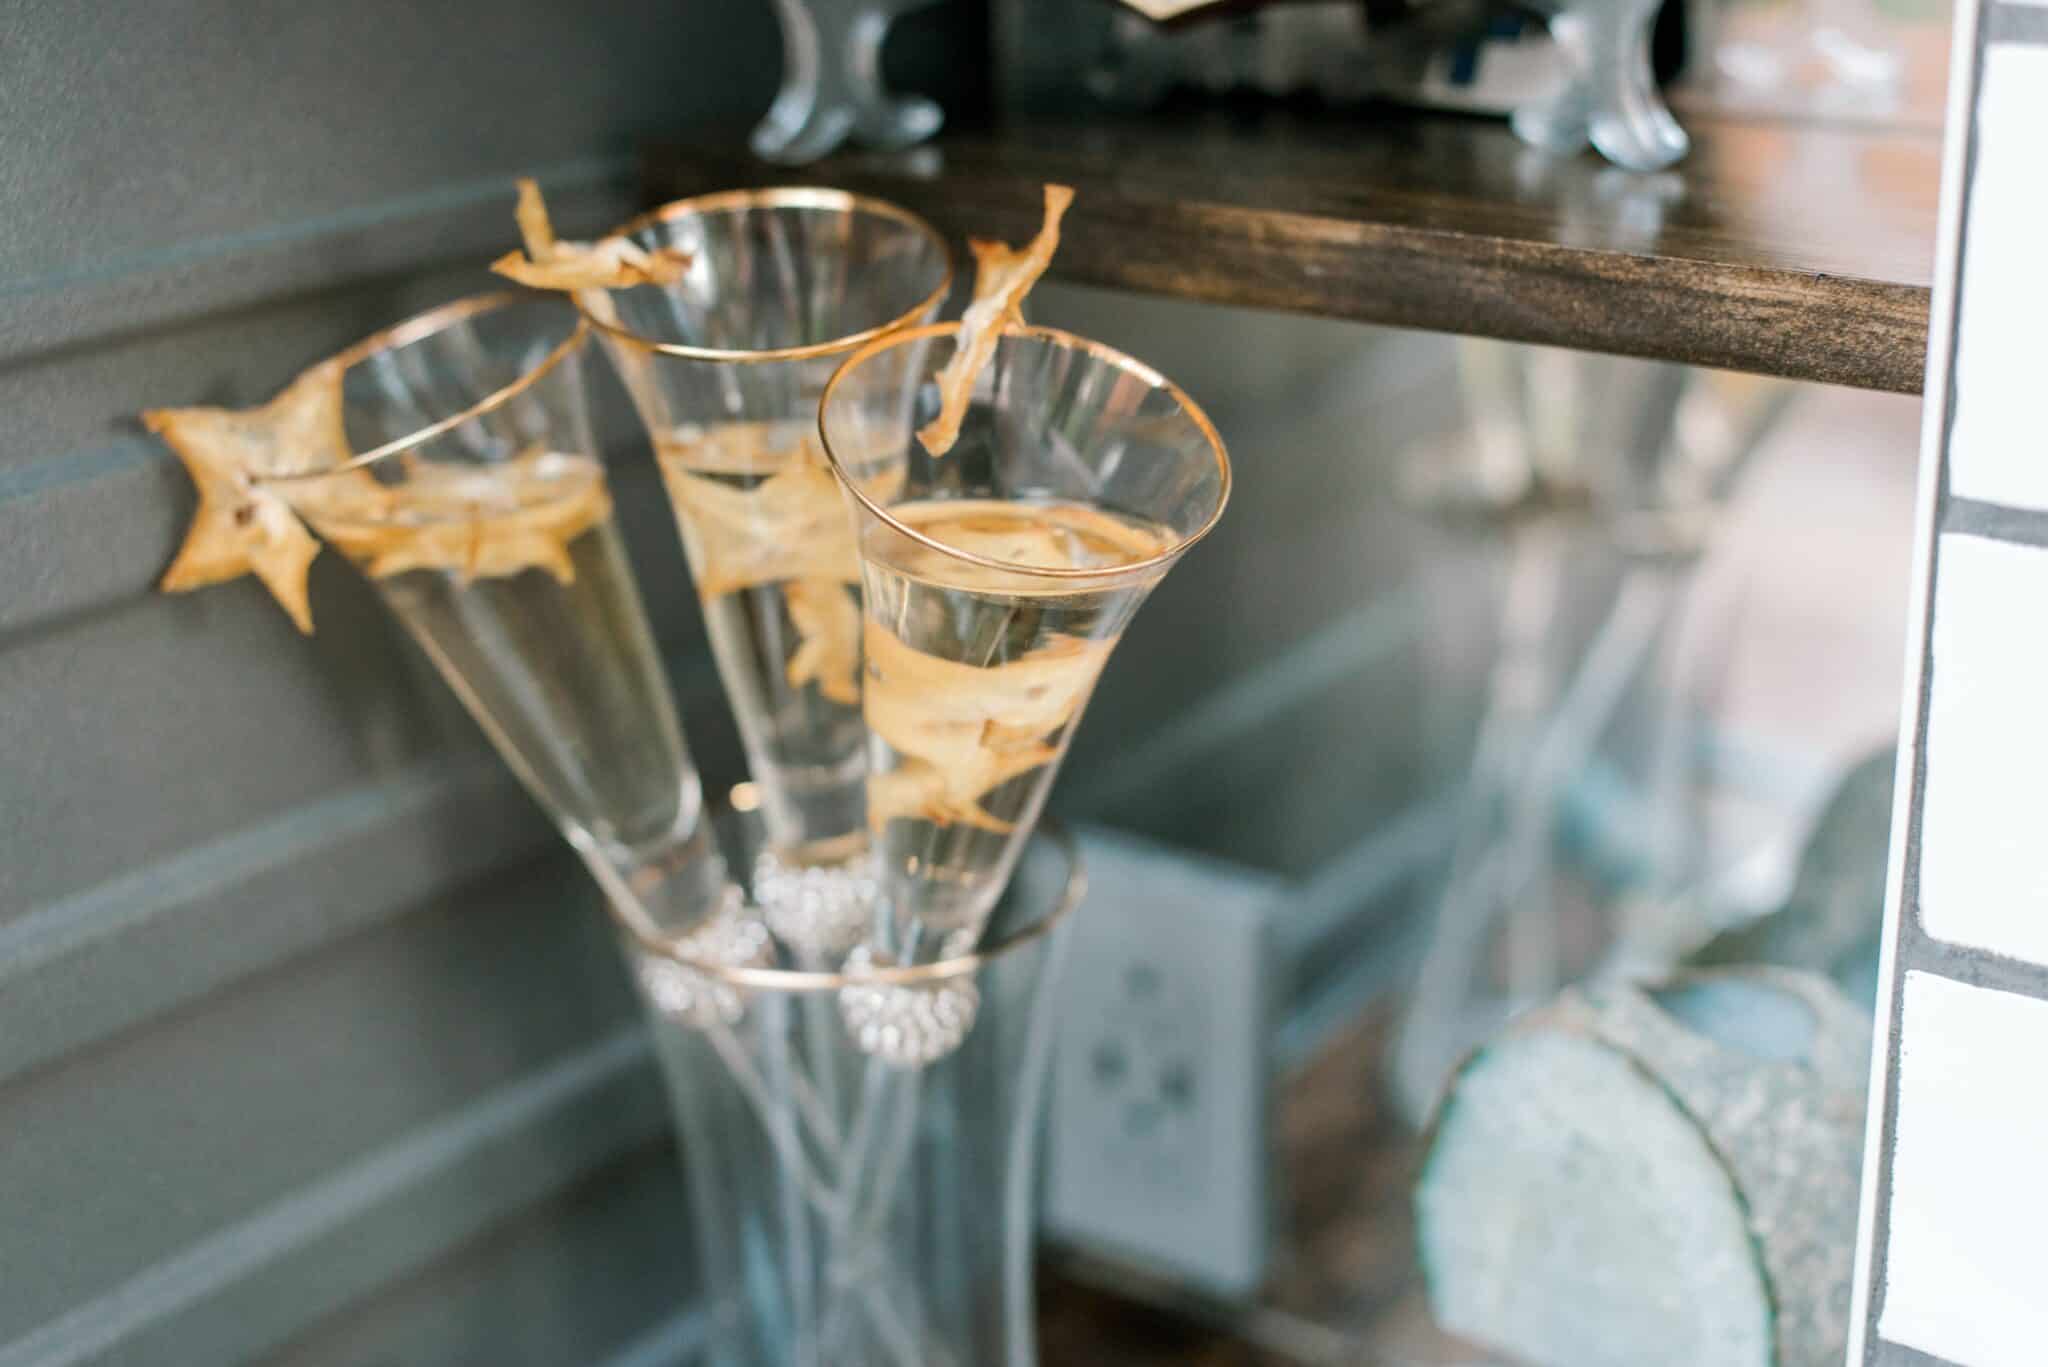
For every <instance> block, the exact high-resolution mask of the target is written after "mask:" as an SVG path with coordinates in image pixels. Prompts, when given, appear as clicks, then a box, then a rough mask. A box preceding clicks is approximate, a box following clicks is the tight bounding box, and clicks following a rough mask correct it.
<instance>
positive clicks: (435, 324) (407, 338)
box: [254, 290, 590, 484]
mask: <svg viewBox="0 0 2048 1367" xmlns="http://www.w3.org/2000/svg"><path fill="white" fill-rule="evenodd" d="M555 302H556V301H555V300H554V299H553V298H552V297H551V296H549V295H546V294H541V293H538V292H536V291H530V290H493V291H491V292H490V293H487V294H472V295H469V296H468V297H467V298H463V299H457V300H454V301H453V302H451V303H447V304H442V305H441V306H439V307H438V308H431V309H428V310H427V311H426V312H425V313H416V314H414V315H413V316H412V317H410V318H407V319H405V320H404V321H403V322H398V323H393V324H392V325H391V326H390V327H387V328H383V329H381V330H379V331H377V332H373V333H371V334H370V335H369V336H367V337H365V338H363V340H362V341H360V342H357V343H356V344H355V345H354V346H352V347H349V348H348V349H346V350H344V351H340V352H337V353H335V354H334V355H333V356H330V357H328V358H327V359H326V360H325V361H322V362H321V363H320V364H321V365H331V366H334V367H336V368H337V369H339V370H340V371H342V372H343V373H344V374H345V373H347V372H348V371H349V370H350V369H351V368H353V367H354V366H357V365H360V364H361V363H362V362H364V361H366V360H368V359H369V358H370V357H372V356H375V355H376V354H377V353H378V352H380V351H395V350H397V349H398V348H400V347H405V346H410V345H412V344H413V343H414V342H418V341H422V340H424V339H426V338H428V337H431V336H433V335H434V334H435V333H437V332H441V331H444V330H445V329H447V328H448V327H449V326H450V325H451V324H454V323H459V322H462V321H463V320H464V319H467V318H475V317H477V316H478V315H479V314H485V313H490V312H492V311H493V310H495V309H501V308H509V307H511V306H512V305H514V304H544V305H545V304H553V303H555ZM571 312H572V313H573V310H572V311H571ZM589 336H590V325H589V324H588V323H586V322H585V321H584V320H583V318H582V316H581V315H576V326H575V327H573V328H571V329H569V335H568V336H566V337H564V338H563V339H562V340H561V341H559V342H557V343H556V344H555V345H554V346H553V347H552V348H550V349H549V351H548V354H547V355H545V356H543V357H541V358H540V360H539V361H538V362H536V363H535V364H534V366H533V368H532V369H531V370H528V371H526V372H525V373H524V374H522V375H520V376H519V377H518V378H517V379H515V380H513V381H512V382H511V383H510V384H507V385H505V386H503V387H502V388H499V389H494V390H492V391H491V392H490V393H489V394H486V395H484V397H483V398H481V399H478V400H477V401H476V402H475V403H473V404H471V405H470V406H469V407H467V408H465V409H463V410H462V411H461V412H460V413H455V414H451V415H450V416H448V417H445V418H436V419H435V420H434V421H433V422H430V423H428V424H427V425H426V426H425V427H422V428H420V429H419V430H418V431H417V432H408V433H406V434H405V435H404V436H402V437H394V438H392V439H391V440H390V441H387V442H385V443H384V444H383V445H382V446H373V447H371V448H370V449H369V450H368V451H365V452H363V453H362V454H361V455H357V456H351V457H349V458H348V459H347V460H345V461H342V462H341V463H340V464H339V465H330V466H328V467H327V468H325V469H323V470H300V471H295V472H293V473H290V474H278V475H257V476H255V477H254V481H255V482H256V483H258V484H302V483H311V482H313V481H315V480H322V479H332V478H333V477H334V476H336V475H339V474H345V473H346V472H348V471H350V470H360V469H362V468H363V467H364V466H367V465H375V464H376V463H377V462H379V461H382V460H388V459H390V458H391V457H392V456H395V455H398V454H400V453H401V452H405V451H412V450H416V449H417V448H419V447H421V446H424V445H426V444H427V443H428V442H430V441H432V440H433V439H434V438H436V437H439V436H443V435H445V434H447V433H449V432H452V431H454V430H455V429H456V428H458V427H460V426H462V424H464V423H466V422H469V421H471V420H472V419H474V418H480V417H482V416H483V415H484V414H486V413H489V412H492V411H493V410H495V409H498V408H502V407H504V406H505V405H506V404H508V403H510V402H511V401H512V400H513V399H515V398H517V397H518V396H519V395H521V394H523V393H525V392H526V391H527V390H528V389H530V388H532V387H533V386H534V385H535V384H537V383H539V381H540V380H541V379H542V378H543V377H545V376H546V375H547V374H548V373H549V372H550V371H552V370H553V369H554V368H555V367H556V366H558V365H560V364H561V363H562V362H563V361H565V360H567V359H568V358H569V356H570V355H571V354H572V353H573V352H575V350H576V349H577V348H578V347H580V346H582V345H583V343H584V342H585V341H586V340H588V338H589Z"/></svg>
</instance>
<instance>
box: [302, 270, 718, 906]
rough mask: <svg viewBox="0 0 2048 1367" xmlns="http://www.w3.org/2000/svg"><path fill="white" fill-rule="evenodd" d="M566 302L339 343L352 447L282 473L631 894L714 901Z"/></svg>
mask: <svg viewBox="0 0 2048 1367" xmlns="http://www.w3.org/2000/svg"><path fill="white" fill-rule="evenodd" d="M588 337H589V330H588V327H587V325H586V324H584V323H583V321H582V320H581V319H580V318H579V317H578V316H577V315H576V313H575V311H574V310H573V309H571V308H569V307H568V306H567V305H566V304H564V303H562V302H561V301H560V300H558V299H555V298H553V297H551V296H545V295H523V294H515V293H503V294H493V295H484V296H478V297H475V298H471V299H464V300H460V301H458V302H456V303H453V304H450V305H447V306H445V307H443V308H440V309H437V310H434V311H432V312H430V313H427V314H423V315H421V316H419V317H417V318H414V319H411V320H409V321H407V322H404V323H401V324H399V325H397V326H396V327H393V328H390V329H387V330H386V331H384V332H381V333H378V334H377V335H375V336H373V337H371V338H369V339H368V340H366V341H364V342H362V343H361V344H359V345H358V346H356V347H354V348H352V349H351V350H350V351H349V352H348V353H345V354H344V356H343V357H342V358H341V364H342V366H343V370H342V398H343V421H344V426H345V428H346V433H345V435H346V439H347V443H348V446H349V448H350V449H352V450H357V451H361V452H362V453H363V454H361V455H359V456H356V457H355V458H353V459H352V460H350V461H348V462H347V463H346V464H344V465H342V466H340V467H337V468H334V469H329V470H325V471H320V472H316V473H312V474H307V475H302V476H296V477H288V478H281V479H275V480H270V481H267V483H268V484H269V485H270V487H272V488H274V489H275V490H277V491H278V492H280V493H281V494H282V495H283V496H284V497H285V498H286V500H287V501H288V502H289V503H290V504H291V505H292V507H293V508H294V509H295V510H296V511H297V512H298V513H299V514H300V515H301V516H303V517H304V518H305V519H306V520H307V521H308V522H309V523H311V524H312V526H313V528H314V529H315V530H316V531H318V532H319V533H320V534H321V536H322V537H324V538H325V539H326V540H327V541H328V542H329V543H330V544H331V545H333V546H334V547H336V548H337V549H338V550H340V551H341V552H342V553H343V554H345V555H346V556H348V558H349V559H350V560H351V561H352V562H353V563H354V564H355V565H356V566H357V567H358V568H359V569H360V570H361V571H362V572H363V573H364V574H365V575H366V576H367V577H368V578H369V580H370V581H371V583H372V584H374V585H375V586H376V588H377V590H378V592H379V593H380V594H381V595H382V596H383V598H384V600H385V602H386V603H388V604H389V605H390V607H391V609H392V611H393V612H394V613H395V614H396V615H397V616H398V618H399V620H400V622H402V623H403V624H404V626H405V628H406V630H407V631H408V632H409V633H410V634H411V635H412V637H413V638H414V639H415V640H416V641H418V642H419V644H420V646H421V647H422V648H423V649H424V650H425V651H426V653H427V654H428V655H429V656H430V657H431V658H432V659H433V661H434V664H435V665H436V667H437V668H438V669H439V670H440V672H441V674H442V676H443V677H444V678H445V679H446V680H447V681H448V683H449V685H450V686H451V687H453V688H454V690H455V691H456V693H457V694H458V695H459V696H460V697H461V698H462V700H463V702H464V703H465V704H466V705H467V707H468V709H469V711H470V713H471V714H472V715H473V716H474V717H475V718H476V720H477V722H478V723H479V724H480V725H481V726H482V727H483V729H484V731H485V733H486V734H487V735H488V736H489V737H490V739H491V741H492V743H493V744H494V745H495V746H496V747H497V749H498V751H499V753H500V754H501V755H502V756H503V757H504V759H505V761H506V762H507V764H509V765H510V766H511V768H512V769H513V771H514V772H515V773H516V774H517V775H518V777H519V778H520V780H521V781H522V782H523V783H524V784H525V786H526V787H527V789H528V790H529V791H530V792H531V793H532V794H533V795H534V797H535V798H536V799H537V800H538V801H539V802H540V803H541V805H542V806H543V807H544V808H545V809H546V810H547V811H548V813H549V815H550V816H552V817H553V818H554V819H555V821H556V822H557V824H558V825H559V826H560V827H561V829H562V830H563V831H564V833H565V834H566V835H567V837H568V838H569V840H570V842H571V843H572V844H573V845H575V846H576V848H577V849H578V850H579V852H580V853H582V854H583V856H584V858H585V860H586V862H588V863H589V864H590V865H591V867H592V869H593V871H594V872H595V873H597V875H598V877H599V879H600V881H601V882H604V883H605V884H606V886H607V888H608V889H609V890H612V891H614V892H615V893H617V892H619V891H620V890H621V883H623V885H624V887H625V888H627V889H631V890H632V891H633V894H634V895H635V896H637V897H639V898H641V899H643V900H645V901H647V902H649V904H650V905H649V907H648V910H649V911H650V912H652V913H654V914H655V915H656V917H657V919H663V918H662V917H661V916H660V909H661V906H662V905H663V904H664V903H667V902H673V903H674V905H675V907H676V908H677V909H678V912H679V915H681V916H686V917H695V916H698V915H701V914H702V911H703V909H704V908H706V907H709V906H713V905H716V904H717V901H718V898H717V897H715V896H713V895H711V893H710V891H709V890H707V889H706V888H697V887H695V886H690V887H684V886H681V885H678V884H677V883H675V882H674V881H673V880H675V879H683V880H686V881H690V882H692V883H694V882H706V881H708V882H710V883H717V882H720V881H722V878H723V869H722V866H721V865H720V863H719V861H718V859H717V858H716V854H715V851H713V850H712V848H711V846H710V843H709V836H708V831H707V826H706V823H705V822H704V820H703V819H702V817H703V813H702V798H701V787H700V784H699V781H698V778H697V774H696V769H695V767H694V766H693V765H692V764H691V762H690V758H689V753H688V750H687V748H686V747H685V745H684V741H683V736H682V730H681V727H680V725H679V723H678V720H677V714H676V709H675V703H674V699H673V697H672V695H671V693H670V690H669V684H668V678H667V675H666V673H665V671H664V670H663V668H662V665H661V660H660V656H659V654H658V653H657V651H656V648H655V643H654V637H653V633H652V631H651V630H650V629H649V626H648V622H647V615H646V612H645V610H644V608H643V607H642V604H641V601H640V596H639V591H638V589H637V587H636V586H635V583H634V579H633V575H632V571H631V569H630V567H629V566H628V564H627V562H626V558H625V555H624V553H623V550H622V548H621V545H620V541H619V536H618V531H617V528H616V526H615V524H614V521H613V517H612V503H611V496H610V493H609V491H608V489H607V487H606V482H605V476H604V469H603V466H602V465H601V464H600V463H599V461H598V459H597V455H596V446H595V444H594V442H593V440H592V437H591V432H590V423H589V414H588V409H587V403H586V398H585V393H584V385H583V376H582V373H581V367H582V364H583V361H584V358H585V356H586V355H587V351H588V348H587V345H586V344H587V341H588Z"/></svg>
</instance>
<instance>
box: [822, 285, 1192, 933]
mask: <svg viewBox="0 0 2048 1367" xmlns="http://www.w3.org/2000/svg"><path fill="white" fill-rule="evenodd" d="M960 336H961V330H960V327H959V325H957V324H945V325H939V326H932V327H924V328H918V329H913V330H909V331H903V332H897V333H892V334H890V335H887V336H884V337H880V338H877V339H876V340H874V341H871V342H869V343H867V344H866V345H864V346H862V347H861V348H860V349H859V350H857V351H856V352H854V353H853V355H852V356H850V357H849V358H848V359H847V361H846V364H845V365H844V366H842V367H841V368H840V370H839V372H838V373H837V374H835V375H834V376H833V377H832V380H831V382H830V383H829V384H828V385H827V386H826V388H825V394H824V399H823V402H822V405H821V408H820V412H819V429H820V433H821V435H822V437H823V440H824V447H825V454H826V457H827V459H828V460H830V462H831V464H832V469H833V472H834V473H835V474H837V475H838V476H839V478H840V481H841V487H842V488H843V489H844V491H845V494H846V499H847V503H848V505H849V506H850V507H851V509H852V510H853V514H854V521H855V528H856V544H857V547H858V550H859V554H860V560H861V571H862V584H863V590H864V600H865V621H864V624H863V632H862V635H863V648H864V652H865V676H864V680H863V689H864V715H865V718H866V722H867V726H868V730H869V732H870V733H871V737H872V740H871V745H870V761H871V766H872V774H871V776H870V778H869V780H868V824H869V829H870V832H871V833H872V835H873V836H874V838H875V840H876V844H877V850H878V853H879V856H880V879H881V897H882V902H883V904H884V906H885V909H886V913H887V914H886V915H885V916H883V917H882V918H880V924H879V926H878V931H879V933H880V935H881V936H882V938H883V941H884V943H882V944H881V945H878V946H876V949H877V951H878V952H879V953H881V954H883V955H886V956H889V957H892V958H894V959H897V960H899V961H904V962H909V961H915V960H920V959H923V958H928V957H931V956H933V955H936V954H944V953H950V952H954V951H955V950H956V949H957V947H958V946H959V945H960V944H961V943H963V942H964V943H968V944H971V943H972V942H973V940H974V939H975V938H976V937H977V936H979V934H980V933H981V930H982V927H983V924H984V923H985V922H986V920H987V917H988V913H989V910H990V908H991V907H993V906H994V904H995V901H996V899H997V898H998V897H999V896H1000V895H1001V893H1002V890H1003V887H1004V885H1005V884H1006V882H1007V881H1008V879H1009V876H1010V873H1011V871H1012V870H1013V869H1014V868H1015V865H1016V861H1017V858H1018V856H1019V854H1020V852H1021V851H1022V849H1023V848H1024V844H1025V841H1026V839H1027V838H1028V836H1029V834H1030V831H1031V829H1032V827H1033V825H1034V824H1035V823H1036V821H1037V820H1038V816H1039V813H1040V811H1041V809H1042V808H1043V806H1044V804H1045V799H1046V795H1047V792H1048V791H1049V789H1050V788H1051V786H1052V780H1053V776H1054V774H1055V773H1056V772H1057V770H1058V768H1059V762H1060V760H1061V758H1062V757H1063V756H1064V755H1065V753H1066V748H1067V745H1068V742H1069V741H1070V740H1071V739H1072V736H1073V732H1074V727H1075V725H1076V724H1077V723H1078V722H1079V721H1080V718H1081V713H1082V710H1083V709H1084V708H1085V706H1086V705H1087V702H1088V698H1089V696H1090V694H1091V693H1092V692H1093V690H1094V687H1095V681H1096V679H1097V677H1098V676H1099V675H1100V673H1101V671H1102V668H1103V666H1104V664H1106V663H1107V661H1108V659H1109V656H1110V653H1111V652H1112V651H1113V650H1114V649H1115V647H1116V643H1117V641H1118V639H1119V638H1120V637H1121V636H1122V634H1123V631H1124V628H1125V627H1126V626H1127V625H1128V624H1129V622H1130V620H1131V617H1132V615H1133V614H1134V613H1136V612H1137V610H1138V608H1139V606H1140V605H1141V604H1142V603H1143V602H1144V601H1145V598H1146V596H1147V595H1148V594H1150V593H1151V591H1152V589H1153V588H1154V587H1156V586H1157V585H1158V583H1159V581H1160V580H1161V579H1162V578H1163V577H1164V576H1165V574H1166V572H1167V571H1168V570H1170V569H1171V568H1172V567H1173V565H1174V564H1175V562H1177V561H1178V560H1179V559H1180V557H1181V556H1182V555H1184V554H1186V552H1187V550H1188V548H1189V547H1191V546H1192V545H1194V543H1195V542H1197V541H1199V540H1200V539H1201V538H1202V537H1203V536H1204V535H1205V534H1207V533H1208V531H1209V529H1210V528H1212V527H1214V526H1215V525H1216V521H1217V519H1218V518H1220V517H1221V516H1222V513H1223V507H1224V504H1225V502H1226V501H1227V500H1228V498H1229V495H1230V462H1229V458H1228V456H1227V454H1226V453H1225V451H1224V447H1223V441H1222V438H1221V437H1219V436H1218V435H1217V432H1216V429H1215V427H1214V426H1213V425H1212V424H1211V423H1210V422H1209V419H1208V417H1207V416H1206V415H1205V414H1204V413H1203V412H1202V410H1201V409H1200V408H1199V407H1198V406H1197V405H1196V404H1195V402H1194V400H1192V399H1190V398H1189V397H1188V396H1187V395H1186V394H1185V393H1183V392H1182V391H1181V390H1180V389H1179V388H1178V387H1177V386H1175V385H1174V384H1172V383H1171V382H1170V381H1168V380H1166V379H1165V378H1164V377H1162V376H1161V375H1159V374H1158V373H1157V372H1156V371H1153V370H1152V369H1150V368H1149V367H1147V366H1145V365H1143V364H1142V363H1140V362H1138V361H1136V360H1133V359H1132V358H1130V357H1129V356H1125V355H1123V354H1122V353H1120V352H1117V351H1114V350H1112V349H1111V348H1109V347H1106V346H1103V345H1102V344H1100V343H1097V342H1091V341H1088V340H1086V339H1084V338H1080V337H1076V336H1073V335H1072V334H1070V333H1065V332H1060V331H1057V330H1055V329H1052V328H1040V327H1012V328H1011V329H1009V330H1007V331H1005V332H1004V333H1003V334H1002V336H1001V338H1000V340H999V341H998V342H997V344H996V346H995V349H994V353H993V356H992V358H991V360H990V363H989V364H988V365H987V366H986V367H985V369H984V370H983V371H982V373H981V374H980V375H979V376H978V377H977V380H976V385H975V391H974V397H973V399H972V401H971V403H970V405H969V407H968V411H967V415H966V418H965V420H964V422H963V425H962V428H961V432H960V436H959V438H958V440H957V442H956V443H955V444H954V445H953V446H952V448H951V449H950V450H949V451H948V452H947V453H946V454H945V455H943V456H938V457H934V456H932V455H931V454H929V452H927V451H926V450H925V449H924V448H923V447H922V446H921V445H918V444H916V443H914V442H913V441H912V435H911V426H912V419H913V417H914V416H915V415H914V414H913V412H912V411H911V409H912V407H922V408H925V409H931V408H935V407H936V403H937V400H936V393H937V381H936V377H937V375H938V372H939V371H940V370H941V369H942V368H943V365H944V363H945V361H946V360H947V359H948V358H949V357H950V355H951V353H952V351H953V349H954V348H955V346H956V345H957V344H958V342H959V339H960ZM905 394H910V395H912V396H915V397H916V399H917V400H918V404H917V405H912V406H906V405H905V403H904V402H903V396H904V395H905Z"/></svg>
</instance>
